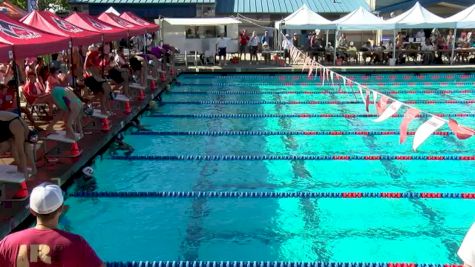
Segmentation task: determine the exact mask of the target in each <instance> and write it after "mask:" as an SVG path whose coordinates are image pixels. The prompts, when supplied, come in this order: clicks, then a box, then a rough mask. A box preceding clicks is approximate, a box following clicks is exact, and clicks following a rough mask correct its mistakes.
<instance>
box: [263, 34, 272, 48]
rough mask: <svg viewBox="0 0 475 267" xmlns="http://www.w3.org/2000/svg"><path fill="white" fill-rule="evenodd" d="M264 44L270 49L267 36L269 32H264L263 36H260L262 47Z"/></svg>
mask: <svg viewBox="0 0 475 267" xmlns="http://www.w3.org/2000/svg"><path fill="white" fill-rule="evenodd" d="M264 43H267V44H268V45H269V47H270V43H271V42H270V36H269V32H268V31H265V32H264V35H262V37H261V44H262V45H264Z"/></svg>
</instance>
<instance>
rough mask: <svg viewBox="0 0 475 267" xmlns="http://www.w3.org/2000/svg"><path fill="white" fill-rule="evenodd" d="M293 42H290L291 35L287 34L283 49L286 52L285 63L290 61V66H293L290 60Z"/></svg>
mask: <svg viewBox="0 0 475 267" xmlns="http://www.w3.org/2000/svg"><path fill="white" fill-rule="evenodd" d="M292 46H293V45H292V41H291V40H290V35H289V34H286V35H285V38H284V40H283V41H282V49H283V50H284V61H287V58H288V59H289V64H292V59H291V58H290V48H291V47H292Z"/></svg>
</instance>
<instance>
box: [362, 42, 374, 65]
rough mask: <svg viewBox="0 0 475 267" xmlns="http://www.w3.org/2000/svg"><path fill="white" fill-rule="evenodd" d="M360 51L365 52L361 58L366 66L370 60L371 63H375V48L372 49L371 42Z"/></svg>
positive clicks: (365, 44)
mask: <svg viewBox="0 0 475 267" xmlns="http://www.w3.org/2000/svg"><path fill="white" fill-rule="evenodd" d="M360 51H361V52H363V53H362V55H361V56H362V57H363V62H364V63H365V64H366V60H367V59H368V58H369V63H371V62H372V61H373V48H372V47H371V42H369V41H367V42H365V43H364V44H363V45H362V46H361V48H360Z"/></svg>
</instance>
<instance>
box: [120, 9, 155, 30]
mask: <svg viewBox="0 0 475 267" xmlns="http://www.w3.org/2000/svg"><path fill="white" fill-rule="evenodd" d="M120 17H121V18H123V19H125V20H127V21H128V22H131V23H133V24H136V25H139V26H145V27H146V28H147V31H148V32H150V33H153V32H156V31H158V30H159V29H160V26H158V25H157V24H155V23H150V22H148V21H146V20H143V19H142V18H140V17H139V16H137V15H135V14H134V13H132V12H128V11H127V12H124V13H122V15H120Z"/></svg>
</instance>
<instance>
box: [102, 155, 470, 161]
mask: <svg viewBox="0 0 475 267" xmlns="http://www.w3.org/2000/svg"><path fill="white" fill-rule="evenodd" d="M110 158H111V159H113V160H172V161H179V160H205V161H216V160H232V161H235V160H239V161H241V160H256V161H257V160H259V161H262V160H438V161H442V160H458V161H473V160H475V155H414V156H411V155H129V156H121V155H115V156H111V157H110Z"/></svg>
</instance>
